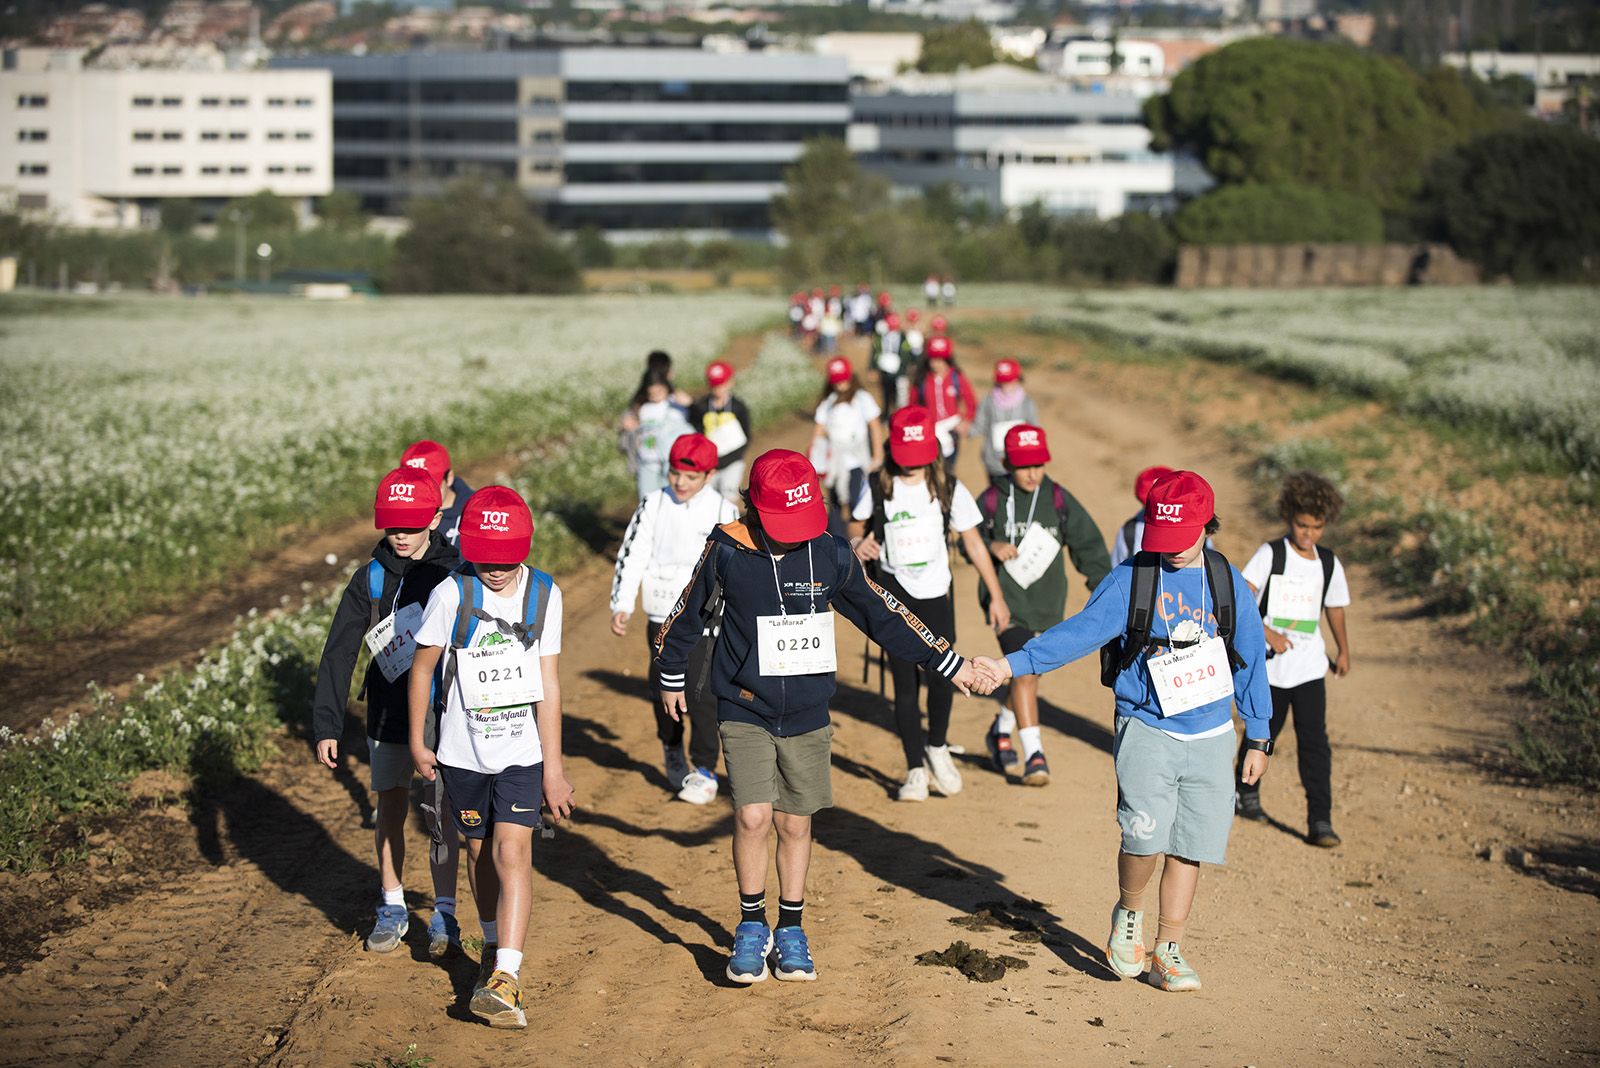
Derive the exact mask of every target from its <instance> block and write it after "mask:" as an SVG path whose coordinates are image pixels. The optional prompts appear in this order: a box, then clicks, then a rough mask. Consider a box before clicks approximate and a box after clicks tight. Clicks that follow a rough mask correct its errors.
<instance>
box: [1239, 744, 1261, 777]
mask: <svg viewBox="0 0 1600 1068" xmlns="http://www.w3.org/2000/svg"><path fill="white" fill-rule="evenodd" d="M1266 773H1267V754H1265V753H1263V752H1262V751H1261V750H1259V749H1252V750H1250V751H1249V752H1247V753H1245V755H1244V768H1243V769H1242V770H1241V771H1240V772H1239V781H1240V782H1243V783H1244V784H1245V785H1246V786H1254V785H1255V784H1256V783H1258V782H1260V781H1261V776H1263V775H1265V774H1266Z"/></svg>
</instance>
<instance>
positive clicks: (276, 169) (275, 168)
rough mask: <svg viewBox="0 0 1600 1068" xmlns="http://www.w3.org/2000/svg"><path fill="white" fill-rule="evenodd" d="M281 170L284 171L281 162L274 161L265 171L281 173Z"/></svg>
mask: <svg viewBox="0 0 1600 1068" xmlns="http://www.w3.org/2000/svg"><path fill="white" fill-rule="evenodd" d="M283 171H284V168H283V164H281V163H275V164H273V165H272V166H270V167H268V168H267V173H268V174H282V173H283Z"/></svg>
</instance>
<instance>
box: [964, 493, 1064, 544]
mask: <svg viewBox="0 0 1600 1068" xmlns="http://www.w3.org/2000/svg"><path fill="white" fill-rule="evenodd" d="M1047 477H1048V476H1047ZM1050 501H1051V503H1052V504H1054V505H1055V508H1056V540H1057V541H1059V542H1060V543H1061V544H1062V545H1065V544H1066V543H1067V491H1066V490H1064V489H1062V488H1061V487H1060V486H1058V485H1056V483H1055V482H1054V481H1052V482H1051V483H1050ZM978 510H979V511H980V512H982V513H983V514H984V515H986V516H988V517H989V523H990V525H991V526H994V523H995V520H996V519H998V518H999V516H1000V487H999V486H990V487H989V488H988V489H986V490H984V491H983V492H982V493H980V494H979V495H978ZM995 531H996V533H998V532H999V528H998V527H995Z"/></svg>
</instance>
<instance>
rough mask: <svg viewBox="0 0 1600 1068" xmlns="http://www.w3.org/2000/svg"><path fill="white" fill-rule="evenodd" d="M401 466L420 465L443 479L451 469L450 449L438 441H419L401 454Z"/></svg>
mask: <svg viewBox="0 0 1600 1068" xmlns="http://www.w3.org/2000/svg"><path fill="white" fill-rule="evenodd" d="M400 466H401V467H411V468H417V467H420V468H422V469H423V470H425V471H427V472H428V474H430V475H432V476H433V477H434V478H437V479H439V480H441V481H443V479H444V473H445V472H446V471H448V470H450V450H449V449H447V448H445V447H444V446H443V445H440V444H439V443H438V442H437V441H427V440H423V441H418V442H415V443H414V444H412V445H411V446H410V447H409V448H407V449H406V451H405V452H403V453H401V454H400Z"/></svg>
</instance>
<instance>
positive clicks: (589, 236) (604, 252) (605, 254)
mask: <svg viewBox="0 0 1600 1068" xmlns="http://www.w3.org/2000/svg"><path fill="white" fill-rule="evenodd" d="M572 255H573V256H574V257H575V258H576V259H577V261H578V266H579V267H582V268H585V269H588V268H591V267H610V266H611V265H612V264H613V263H615V262H616V260H617V251H616V249H614V248H612V247H611V242H609V241H607V240H606V235H605V233H604V232H603V231H601V229H600V228H599V227H598V226H585V227H582V228H581V229H579V230H578V232H577V233H575V234H573V235H572Z"/></svg>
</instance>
